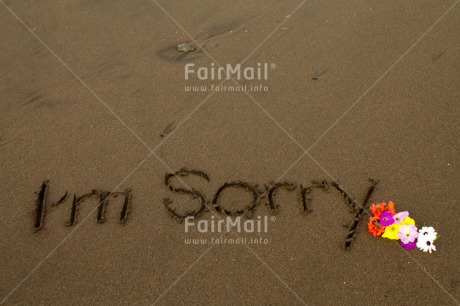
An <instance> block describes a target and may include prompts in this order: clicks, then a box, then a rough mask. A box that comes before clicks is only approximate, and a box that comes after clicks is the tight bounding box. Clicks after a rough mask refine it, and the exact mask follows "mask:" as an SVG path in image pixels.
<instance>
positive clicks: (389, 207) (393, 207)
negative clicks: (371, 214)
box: [387, 201, 396, 215]
mask: <svg viewBox="0 0 460 306" xmlns="http://www.w3.org/2000/svg"><path fill="white" fill-rule="evenodd" d="M387 209H388V210H389V211H390V212H391V213H392V214H393V215H394V214H396V211H395V203H393V201H389V202H388V205H387Z"/></svg>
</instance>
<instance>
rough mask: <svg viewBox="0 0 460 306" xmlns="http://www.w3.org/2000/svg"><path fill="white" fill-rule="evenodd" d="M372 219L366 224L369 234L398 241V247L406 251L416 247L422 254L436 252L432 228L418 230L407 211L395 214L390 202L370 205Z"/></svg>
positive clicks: (435, 234) (435, 237) (436, 235)
mask: <svg viewBox="0 0 460 306" xmlns="http://www.w3.org/2000/svg"><path fill="white" fill-rule="evenodd" d="M370 210H371V212H372V217H370V218H369V222H368V223H367V230H368V231H369V233H371V234H372V235H374V236H375V237H377V236H382V237H383V238H388V239H392V240H400V242H399V243H400V245H401V246H402V247H403V248H405V249H406V250H411V249H413V248H414V247H416V246H417V248H419V249H420V250H422V251H424V252H428V251H429V252H430V253H431V252H432V251H436V246H435V245H434V244H433V243H434V241H435V240H436V239H437V238H438V233H436V231H435V230H434V228H432V227H431V226H430V227H427V226H424V227H422V228H421V229H418V228H417V226H415V221H414V219H412V218H411V217H409V212H408V211H402V212H400V213H396V211H395V205H394V203H393V202H392V201H389V202H388V204H387V203H385V202H382V203H379V204H372V205H371V207H370Z"/></svg>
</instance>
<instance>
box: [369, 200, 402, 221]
mask: <svg viewBox="0 0 460 306" xmlns="http://www.w3.org/2000/svg"><path fill="white" fill-rule="evenodd" d="M370 210H371V212H372V214H373V215H374V217H379V218H380V214H381V213H382V212H383V211H385V210H388V211H390V212H391V213H392V214H393V215H394V214H396V211H395V204H394V203H393V202H392V201H389V202H388V204H386V203H385V202H382V203H379V204H372V205H371V207H370Z"/></svg>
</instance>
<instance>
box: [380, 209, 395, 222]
mask: <svg viewBox="0 0 460 306" xmlns="http://www.w3.org/2000/svg"><path fill="white" fill-rule="evenodd" d="M394 222H395V220H394V219H393V214H392V213H391V212H389V211H388V210H386V211H384V212H382V214H381V215H380V225H383V226H388V225H392V224H393V223H394Z"/></svg>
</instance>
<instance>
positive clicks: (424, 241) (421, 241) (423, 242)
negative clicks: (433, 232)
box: [417, 235, 436, 254]
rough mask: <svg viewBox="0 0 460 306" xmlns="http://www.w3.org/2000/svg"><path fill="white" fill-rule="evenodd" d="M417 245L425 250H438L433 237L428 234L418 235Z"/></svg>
mask: <svg viewBox="0 0 460 306" xmlns="http://www.w3.org/2000/svg"><path fill="white" fill-rule="evenodd" d="M417 247H418V248H419V249H420V250H422V251H423V252H428V251H429V252H430V254H431V251H436V246H435V245H434V244H433V240H432V239H428V238H427V236H420V235H419V236H418V238H417Z"/></svg>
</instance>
